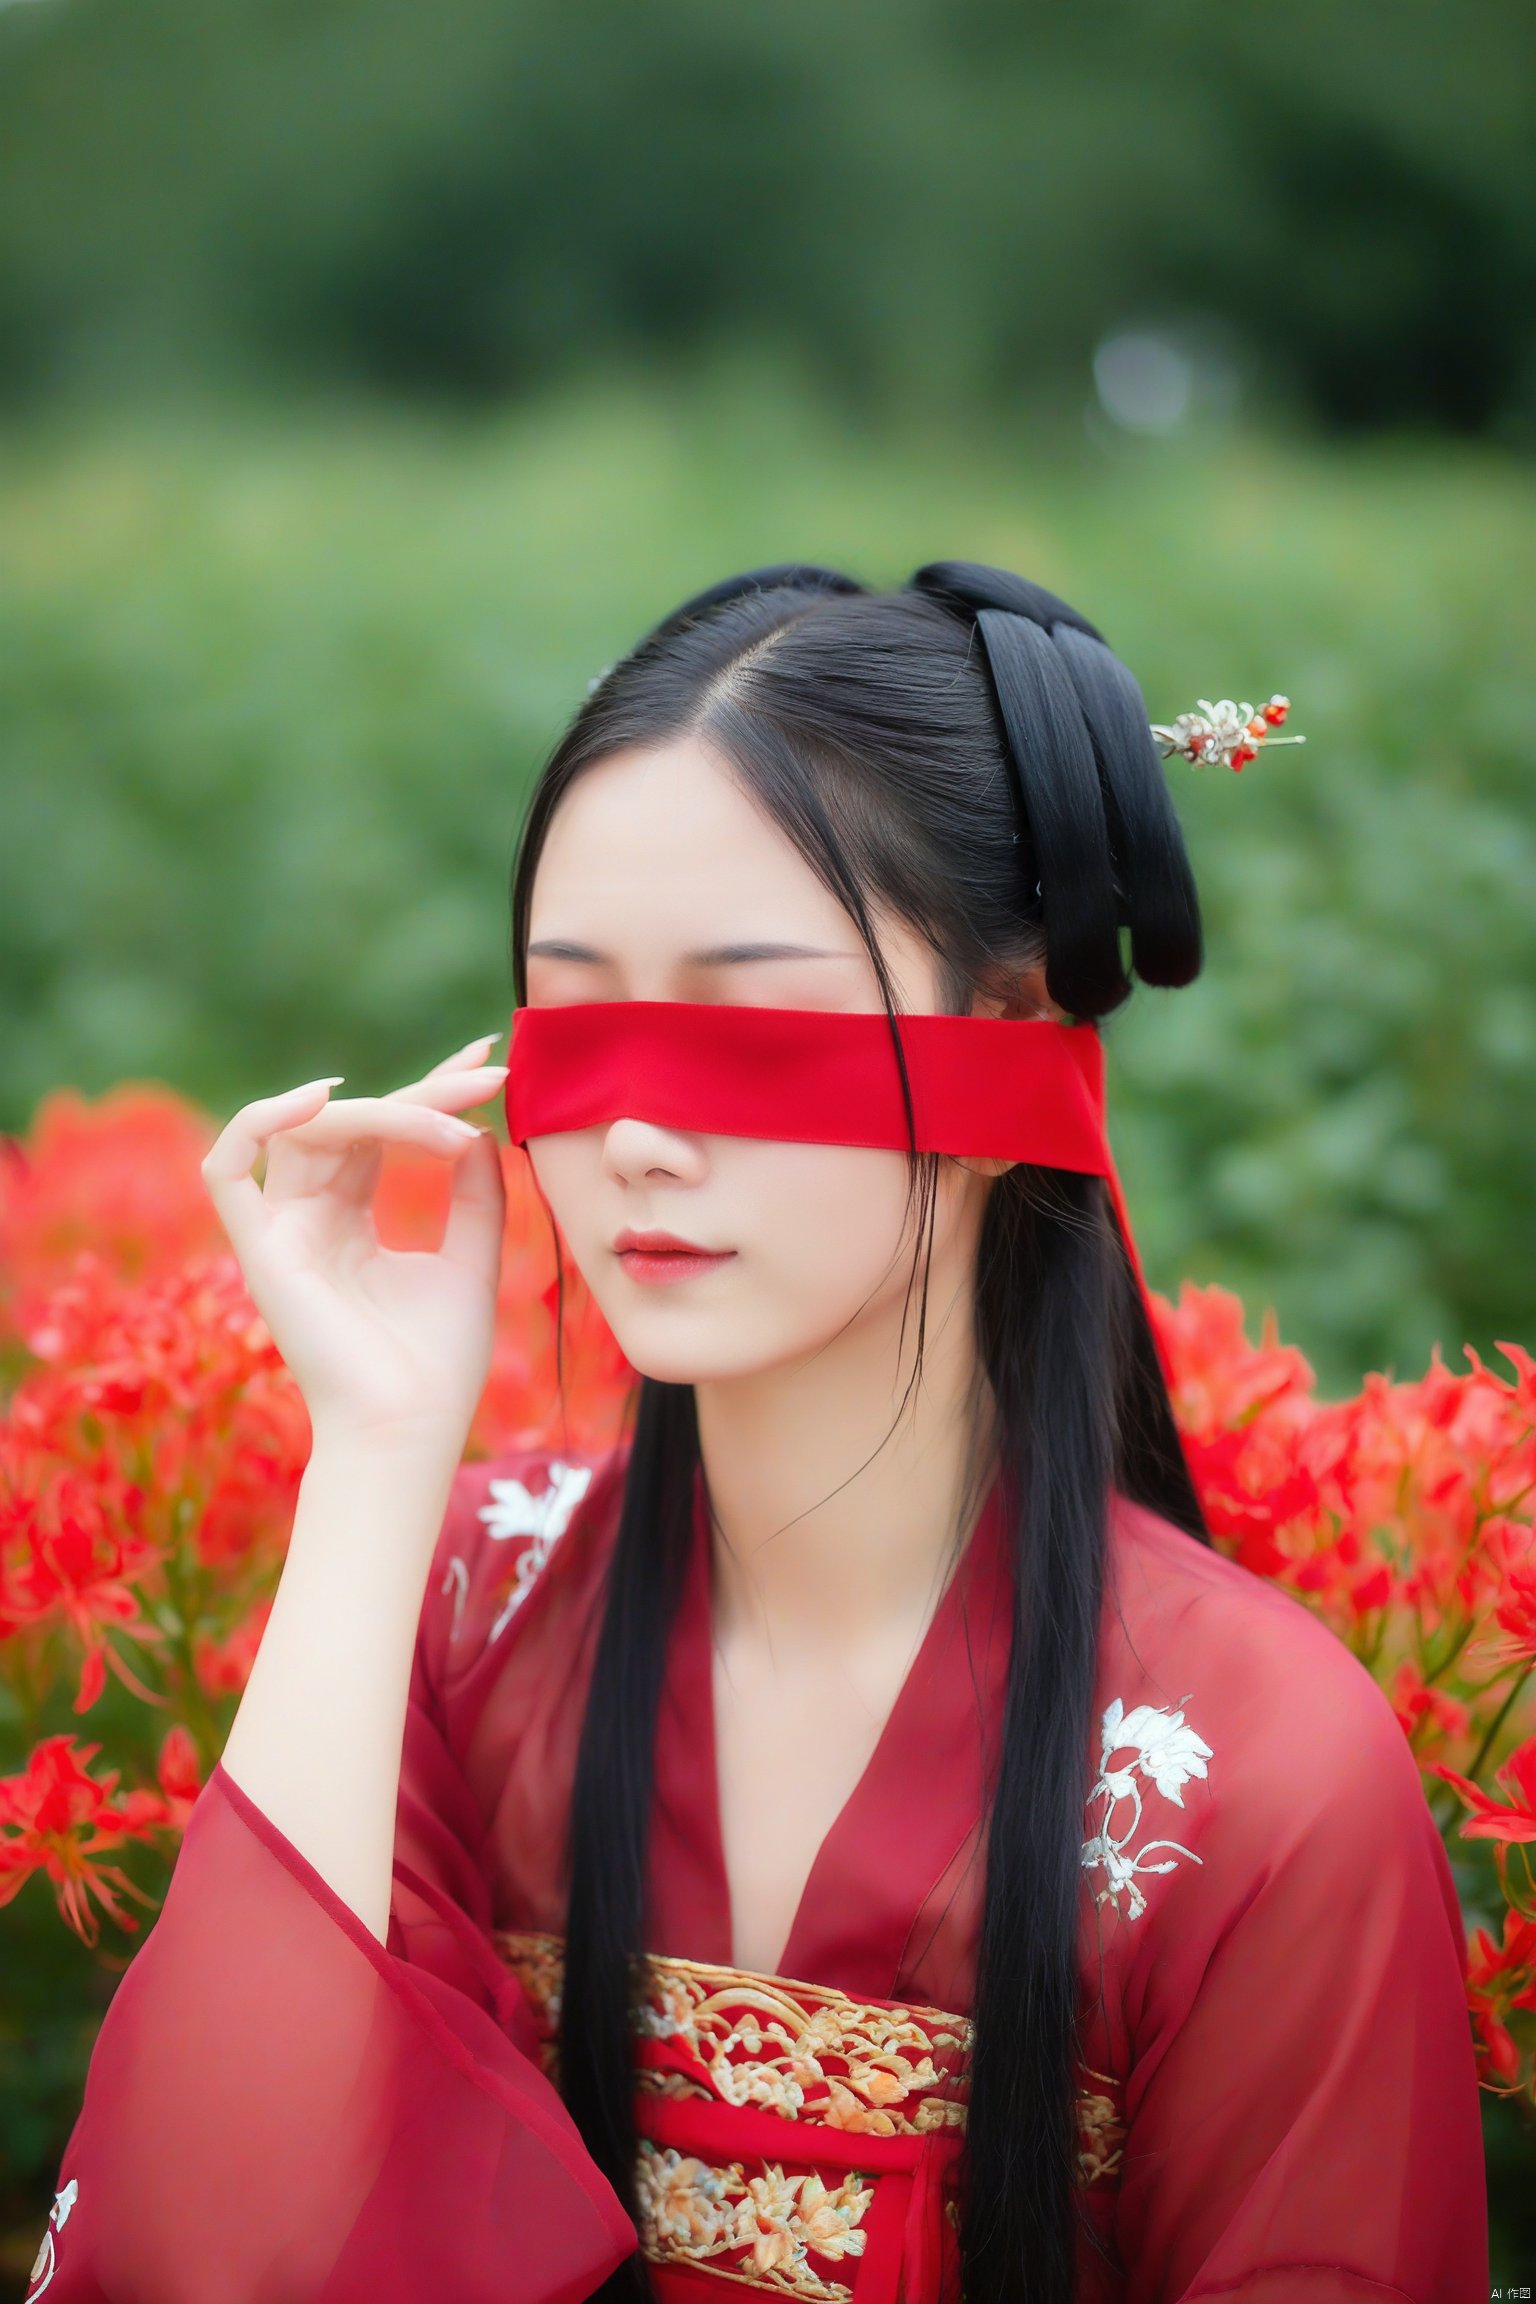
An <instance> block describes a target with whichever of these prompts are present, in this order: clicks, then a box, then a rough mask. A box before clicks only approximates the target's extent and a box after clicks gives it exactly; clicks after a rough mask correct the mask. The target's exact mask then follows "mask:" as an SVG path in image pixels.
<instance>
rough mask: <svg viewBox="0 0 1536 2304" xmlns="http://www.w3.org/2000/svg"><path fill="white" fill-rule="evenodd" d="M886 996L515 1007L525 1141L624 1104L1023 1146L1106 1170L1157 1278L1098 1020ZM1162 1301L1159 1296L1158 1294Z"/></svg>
mask: <svg viewBox="0 0 1536 2304" xmlns="http://www.w3.org/2000/svg"><path fill="white" fill-rule="evenodd" d="M896 1028H897V1031H898V1032H899V1033H900V1035H901V1046H902V1051H903V1054H904V1056H905V1058H906V1066H907V1076H908V1080H909V1083H910V1086H911V1094H912V1118H913V1136H912V1138H911V1139H909V1137H908V1133H907V1118H906V1111H905V1107H904V1105H903V1102H902V1094H901V1080H900V1075H899V1073H898V1071H897V1066H896V1053H895V1049H894V1047H893V1045H892V1040H891V1026H890V1020H889V1019H888V1018H887V1017H886V1015H885V1014H884V1012H883V1011H880V1010H875V1011H860V1012H858V1013H849V1012H847V1011H846V1010H842V1009H837V1010H825V1009H812V1008H749V1007H743V1006H740V1005H739V1004H736V1003H734V1002H715V1001H702V1002H700V1001H688V1000H594V1001H581V1002H576V1003H573V1004H571V1005H569V1006H564V1007H560V1006H556V1007H541V1008H518V1009H515V1010H514V1011H513V1016H512V1035H511V1045H510V1048H509V1051H508V1059H507V1084H506V1113H507V1130H508V1134H509V1135H510V1137H511V1139H512V1142H513V1143H514V1144H526V1142H527V1141H528V1139H529V1137H530V1136H553V1135H559V1134H561V1133H562V1132H563V1131H564V1130H566V1129H569V1128H592V1127H598V1126H601V1125H603V1124H605V1123H607V1122H609V1121H612V1120H624V1119H631V1120H649V1121H652V1122H653V1123H654V1124H655V1125H657V1126H658V1127H663V1128H686V1129H695V1130H698V1131H699V1132H700V1133H702V1134H705V1135H716V1136H755V1137H767V1138H772V1139H778V1140H782V1141H788V1142H791V1143H803V1144H850V1145H853V1144H859V1145H868V1146H873V1147H877V1148H878V1147H884V1148H886V1149H889V1150H891V1151H898V1152H904V1151H906V1150H907V1149H908V1148H909V1144H910V1143H911V1142H913V1141H915V1147H916V1149H917V1150H918V1151H919V1152H945V1153H949V1154H951V1155H953V1156H956V1157H960V1158H966V1157H969V1158H974V1159H980V1158H986V1157H991V1158H994V1159H1002V1160H1022V1161H1028V1162H1030V1163H1031V1164H1033V1165H1036V1166H1039V1167H1042V1168H1069V1169H1075V1170H1077V1171H1078V1172H1079V1173H1081V1174H1084V1175H1089V1176H1102V1177H1103V1178H1104V1179H1105V1182H1106V1184H1107V1185H1108V1188H1109V1193H1110V1197H1111V1200H1112V1201H1113V1204H1114V1209H1115V1215H1116V1217H1117V1219H1118V1221H1119V1225H1120V1231H1121V1234H1122V1236H1123V1238H1124V1240H1125V1245H1126V1249H1127V1251H1128V1253H1129V1255H1130V1259H1131V1263H1132V1266H1133V1268H1134V1270H1135V1272H1136V1277H1137V1280H1138V1281H1139V1282H1140V1283H1141V1286H1142V1289H1143V1292H1144V1293H1145V1288H1146V1283H1145V1280H1144V1279H1143V1276H1142V1271H1141V1263H1140V1259H1139V1257H1138V1256H1137V1253H1136V1243H1135V1240H1134V1238H1133V1237H1132V1233H1131V1225H1130V1218H1129V1215H1128V1214H1127V1212H1126V1207H1125V1201H1124V1197H1123V1195H1122V1193H1121V1190H1120V1179H1119V1177H1118V1175H1117V1174H1116V1172H1115V1163H1114V1157H1113V1155H1112V1153H1111V1151H1110V1148H1109V1138H1108V1135H1107V1133H1106V1131H1105V1125H1104V1044H1103V1042H1102V1040H1101V1039H1100V1038H1099V1035H1098V1033H1097V1032H1096V1031H1094V1030H1093V1028H1092V1027H1091V1026H1090V1025H1087V1024H1057V1023H1052V1022H1050V1021H1047V1020H1045V1019H1031V1020H1030V1021H1028V1022H1024V1021H1015V1020H1011V1019H1005V1018H1000V1017H990V1016H927V1015H923V1016H898V1017H897V1019H896ZM1148 1316H1149V1317H1150V1303H1149V1306H1148Z"/></svg>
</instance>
